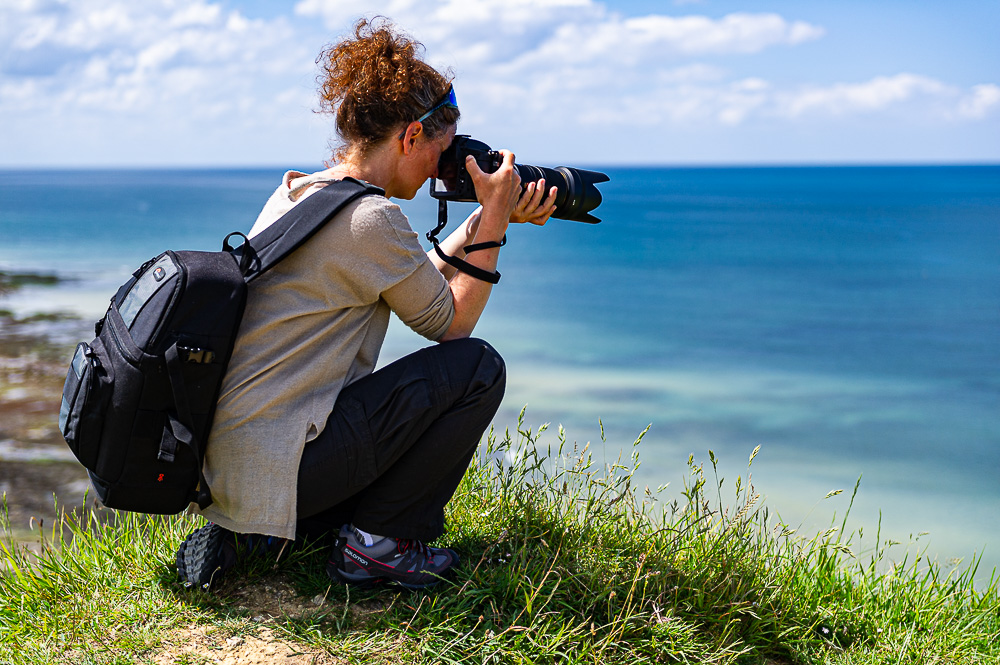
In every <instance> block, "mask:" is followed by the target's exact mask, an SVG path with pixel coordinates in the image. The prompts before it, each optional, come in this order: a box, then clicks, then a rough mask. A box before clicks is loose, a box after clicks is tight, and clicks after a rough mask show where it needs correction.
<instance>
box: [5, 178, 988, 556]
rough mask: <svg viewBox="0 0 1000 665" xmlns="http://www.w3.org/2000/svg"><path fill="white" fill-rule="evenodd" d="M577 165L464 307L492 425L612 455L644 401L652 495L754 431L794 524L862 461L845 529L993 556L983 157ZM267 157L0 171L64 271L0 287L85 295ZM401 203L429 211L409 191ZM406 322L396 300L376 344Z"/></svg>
mask: <svg viewBox="0 0 1000 665" xmlns="http://www.w3.org/2000/svg"><path fill="white" fill-rule="evenodd" d="M597 168H598V170H602V171H605V172H606V173H608V175H609V176H610V178H611V180H610V181H609V182H607V183H604V184H602V185H600V190H601V192H602V193H603V196H604V202H603V204H602V205H601V206H600V207H599V208H598V209H597V210H596V211H595V214H596V215H597V216H598V217H600V218H601V219H602V220H603V221H602V222H601V223H600V224H598V225H587V224H582V223H577V222H569V221H565V220H552V221H550V222H549V223H548V224H547V225H546V226H545V227H543V228H537V227H526V228H522V227H517V228H512V229H511V230H510V232H509V234H508V236H509V242H508V245H507V246H506V247H505V248H504V249H503V250H502V252H501V263H500V271H501V272H502V273H503V278H502V280H501V281H500V283H499V285H497V286H496V287H495V289H494V292H493V296H492V299H491V301H490V305H489V307H488V308H487V311H486V314H485V315H484V317H483V319H482V321H481V322H480V325H479V327H478V328H477V334H478V335H479V336H481V337H484V338H486V339H488V340H489V341H490V342H491V343H493V345H494V346H496V347H497V349H498V350H499V351H500V352H501V353H502V354H503V355H504V356H505V358H506V359H507V362H508V373H509V379H508V389H507V397H506V398H505V401H504V404H503V406H502V407H501V411H500V413H499V414H498V417H497V420H496V424H497V426H498V427H499V428H500V429H501V430H502V429H504V428H510V429H513V428H514V426H515V424H516V420H517V416H518V413H519V412H520V411H521V409H522V408H526V410H525V425H527V426H529V427H532V428H533V429H537V428H538V427H539V426H540V425H541V424H543V423H551V427H550V429H549V430H548V431H547V432H546V433H545V434H543V436H542V441H543V442H546V441H547V442H554V441H555V440H556V436H557V434H556V430H557V426H558V425H562V426H563V427H564V429H565V432H566V436H567V438H568V440H569V441H570V442H571V443H572V442H577V443H578V445H580V446H582V445H584V444H585V443H587V442H590V443H591V451H593V453H594V455H595V459H596V460H597V461H598V462H600V463H604V462H607V463H610V462H613V461H614V460H615V459H616V458H617V456H618V455H619V453H620V452H621V451H622V450H624V451H626V455H627V454H629V453H630V452H631V450H632V442H633V441H634V439H635V438H636V437H637V436H638V434H639V433H640V432H641V431H642V430H643V429H645V428H646V426H647V425H649V426H650V429H649V432H648V433H647V434H646V435H645V437H644V438H643V441H642V443H641V444H640V446H639V450H640V455H641V460H642V465H641V467H640V469H639V472H638V473H637V476H636V477H637V479H638V480H639V481H640V483H643V484H648V485H649V486H650V487H651V488H656V487H658V486H660V485H663V484H667V483H669V485H668V486H667V488H666V489H665V490H664V493H663V496H664V498H665V499H667V500H669V499H672V498H678V497H680V492H681V490H682V489H683V485H682V483H683V478H684V477H685V475H686V469H687V460H688V457H689V455H694V457H695V460H696V461H698V462H704V463H705V466H706V468H709V467H710V464H709V462H708V451H709V450H711V451H713V453H714V454H715V455H716V456H717V457H718V458H719V459H720V460H721V462H720V465H719V473H720V475H722V476H724V477H726V478H727V484H725V485H724V488H723V498H725V496H726V490H727V488H728V489H731V487H732V482H733V481H735V477H736V476H737V475H742V476H743V478H744V480H745V478H746V473H747V466H746V465H747V459H748V457H749V455H750V453H751V451H752V450H753V449H754V448H755V447H756V446H758V445H759V446H761V452H760V454H759V455H758V456H757V458H756V459H755V460H754V462H753V467H752V469H750V471H752V478H753V484H754V486H755V488H756V489H757V490H758V491H759V492H761V494H762V495H764V497H765V501H766V505H768V506H769V508H770V510H771V511H772V513H776V514H778V515H780V516H781V518H782V519H783V520H784V521H786V522H787V523H789V524H791V525H792V526H800V527H801V529H800V531H801V530H804V531H805V532H807V533H808V532H809V530H810V529H812V530H813V532H815V530H818V529H822V528H824V527H826V526H829V525H830V524H831V523H833V522H834V521H836V524H837V525H839V524H840V519H842V517H843V514H844V512H845V511H846V509H847V504H848V502H849V499H850V495H851V491H852V489H853V487H854V485H855V482H856V481H857V480H858V478H859V477H861V483H860V487H859V490H858V494H857V497H856V499H855V501H854V506H853V508H852V511H851V516H850V519H849V521H848V523H847V524H848V527H847V528H848V530H858V529H862V530H864V532H865V534H866V536H868V534H873V533H874V532H875V530H876V529H878V528H879V525H880V529H881V537H882V538H883V539H884V538H891V539H893V540H897V541H901V542H903V543H907V542H910V541H911V540H915V545H914V546H913V548H911V550H910V551H911V552H913V551H920V552H925V553H926V555H927V556H930V557H933V558H937V559H939V560H941V561H943V562H946V565H950V564H947V562H948V561H950V560H951V559H953V558H964V560H965V562H966V563H967V562H968V561H969V560H970V559H971V557H972V556H973V554H974V553H975V554H976V555H980V554H982V555H983V564H982V568H983V569H992V568H993V567H995V566H998V565H1000V483H998V474H1000V371H998V370H1000V167H998V166H927V167H922V166H906V167H895V166H893V167H875V166H872V167H783V168H779V167H775V168H621V167H609V168H604V169H601V168H600V167H597ZM281 173H282V170H281V169H254V170H221V171H219V170H121V171H96V170H95V171H87V170H84V171H44V170H28V171H0V270H6V271H40V272H46V273H55V274H58V275H59V276H62V277H64V278H66V279H67V280H68V281H66V282H64V283H63V284H61V285H60V286H59V287H58V288H44V287H35V288H28V289H24V290H22V291H21V292H19V293H17V294H14V295H12V296H11V297H9V298H8V299H6V300H5V301H4V302H3V303H0V308H7V309H13V310H15V311H16V312H18V313H19V314H26V313H30V312H35V311H71V312H74V313H77V314H79V315H81V316H82V317H84V319H85V320H87V321H90V320H93V319H97V318H99V317H100V316H101V314H102V313H103V310H104V309H105V307H106V305H107V300H108V298H109V297H110V295H111V294H112V292H113V291H114V290H115V288H116V287H117V286H118V284H120V283H121V282H122V281H124V279H125V278H126V277H127V275H128V274H129V273H130V272H131V271H132V270H133V269H134V268H135V267H136V266H138V265H139V264H140V263H141V262H143V261H144V260H145V259H147V258H149V257H151V256H154V255H156V254H158V253H159V252H161V251H162V250H163V249H166V248H168V247H169V248H173V249H217V248H218V247H219V246H220V244H221V240H222V238H223V236H224V235H225V234H226V233H228V232H229V231H232V230H243V231H246V230H247V229H249V227H250V225H251V224H252V222H253V220H254V219H255V217H256V215H257V212H258V211H259V209H260V207H261V206H262V205H263V202H264V201H265V199H266V198H267V196H268V195H269V194H270V192H271V191H272V190H273V189H274V187H275V186H276V184H277V183H278V180H279V178H280V176H281ZM402 205H403V209H404V211H405V212H406V213H407V214H408V215H409V216H410V219H411V223H412V225H413V227H414V228H415V229H416V230H417V231H418V232H420V233H421V234H423V233H425V232H426V231H428V230H429V229H430V228H432V227H433V225H434V223H435V221H436V211H437V207H436V201H434V200H433V199H431V198H430V196H428V195H427V194H426V192H421V193H420V194H418V197H417V198H416V199H415V200H414V201H412V202H402ZM469 210H471V206H469V205H462V204H452V206H451V207H450V211H449V212H450V218H451V219H452V220H453V222H452V225H451V227H452V228H453V225H454V223H456V222H457V221H458V220H460V219H462V218H464V214H465V213H467V212H468V211H469ZM422 343H423V342H422V341H421V340H420V339H419V338H417V337H416V336H414V335H413V334H411V333H409V331H407V330H405V329H404V328H403V327H402V326H399V325H394V326H393V327H392V328H391V329H390V334H389V336H388V339H387V342H386V346H385V349H384V351H383V361H386V360H391V359H392V358H394V357H397V356H398V355H401V354H403V353H406V352H408V351H409V350H411V349H414V348H417V347H418V346H419V345H420V344H422ZM602 429H603V440H602ZM837 489H843V490H844V492H843V494H841V495H839V496H834V497H832V498H829V499H824V497H825V496H826V495H827V493H828V492H831V491H832V490H837ZM921 534H923V535H921ZM869 543H870V541H869ZM914 548H915V549H914ZM901 555H902V549H900V556H901Z"/></svg>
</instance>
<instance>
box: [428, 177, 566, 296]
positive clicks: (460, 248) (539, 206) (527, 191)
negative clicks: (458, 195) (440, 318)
mask: <svg viewBox="0 0 1000 665" xmlns="http://www.w3.org/2000/svg"><path fill="white" fill-rule="evenodd" d="M544 193H545V178H542V179H541V180H539V181H538V182H529V183H528V186H527V187H525V188H524V189H523V190H522V192H521V196H520V197H519V198H518V200H517V205H516V206H514V212H513V213H512V214H511V216H510V223H511V224H524V223H529V224H536V225H538V226H542V225H544V224H545V222H547V221H548V219H549V217H550V216H551V215H552V213H553V212H555V209H556V204H555V201H556V194H557V193H558V190H557V189H556V188H555V187H552V188H550V190H549V195H548V197H546V199H545V201H542V195H543V194H544ZM482 212H483V206H479V207H478V208H476V209H475V210H473V211H472V214H471V215H469V216H468V217H467V218H466V219H465V221H464V222H462V223H461V224H460V225H459V227H458V228H457V229H455V230H454V231H452V232H451V233H450V234H448V237H447V238H445V239H444V240H442V241H441V243H440V245H439V246H440V247H441V251H443V252H444V253H445V254H447V255H448V256H454V257H456V258H459V259H464V258H465V248H466V247H468V246H469V245H471V244H473V243H475V242H476V234H477V233H478V232H479V217H480V214H481V213H482ZM427 257H428V258H429V259H430V260H431V263H433V264H434V267H436V268H437V269H438V270H440V271H441V274H442V275H444V278H445V279H448V280H450V279H451V278H452V277H454V276H455V272H456V268H455V267H454V266H452V265H451V264H449V263H445V262H444V261H442V260H441V257H440V256H438V253H437V252H436V251H434V249H431V250H430V251H429V252H427Z"/></svg>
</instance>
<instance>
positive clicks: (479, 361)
mask: <svg viewBox="0 0 1000 665" xmlns="http://www.w3.org/2000/svg"><path fill="white" fill-rule="evenodd" d="M439 346H440V348H441V351H442V352H444V353H446V354H447V355H448V356H449V358H450V360H451V361H452V362H450V363H449V364H450V365H451V366H452V367H454V369H455V370H456V371H455V377H454V378H455V379H458V380H459V381H460V382H462V383H465V384H466V386H468V388H469V390H470V391H473V392H483V393H488V394H489V395H491V396H494V398H495V400H496V402H497V404H499V402H500V399H501V398H503V393H504V389H505V388H506V384H507V366H506V363H504V359H503V356H501V355H500V353H499V352H498V351H497V350H496V349H494V348H493V346H492V345H491V344H490V343H489V342H487V341H485V340H482V339H479V338H477V337H468V338H465V339H456V340H451V341H449V342H444V343H442V344H441V345H439Z"/></svg>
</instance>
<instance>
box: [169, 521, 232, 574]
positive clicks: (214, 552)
mask: <svg viewBox="0 0 1000 665" xmlns="http://www.w3.org/2000/svg"><path fill="white" fill-rule="evenodd" d="M233 536H234V534H233V532H232V531H230V530H229V529H223V528H222V527H221V526H219V525H218V524H206V525H205V526H203V527H201V528H200V529H195V530H194V531H193V532H192V533H191V535H189V536H188V537H187V538H185V539H184V542H183V543H181V546H180V547H179V548H178V549H177V574H178V575H180V577H181V582H183V583H184V587H185V588H187V589H190V588H191V587H194V586H199V587H201V588H203V589H207V588H209V587H210V586H211V585H212V582H214V581H216V579H217V578H220V577H222V575H223V574H224V573H225V572H226V571H227V570H229V569H230V568H232V567H233V566H235V565H236V539H235V538H234V537H233Z"/></svg>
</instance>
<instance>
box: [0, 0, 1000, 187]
mask: <svg viewBox="0 0 1000 665" xmlns="http://www.w3.org/2000/svg"><path fill="white" fill-rule="evenodd" d="M359 9H362V10H364V11H365V13H366V14H367V15H371V14H374V13H381V14H384V15H387V16H390V17H392V18H393V19H395V20H396V21H397V22H398V23H399V25H400V26H401V27H402V28H404V29H405V30H407V31H408V32H410V33H411V34H412V35H414V36H415V37H416V38H418V39H419V40H421V41H422V42H423V43H424V44H425V45H426V58H427V59H428V61H430V62H431V63H432V64H434V65H436V66H439V67H450V68H452V70H453V71H454V74H455V75H456V83H455V85H456V91H457V94H458V98H459V102H460V105H461V107H462V113H463V119H462V123H461V125H460V131H462V132H463V133H471V134H473V135H474V136H476V137H477V138H481V139H482V140H485V141H486V142H487V143H489V144H491V145H493V146H494V147H508V148H511V149H513V150H515V151H516V152H517V154H518V158H519V159H520V160H522V161H525V162H534V163H545V164H547V163H556V162H558V163H567V164H575V165H581V166H582V165H588V164H595V165H596V164H603V165H611V164H773V163H792V164H795V163H810V164H813V163H821V164H822V163H899V162H903V163H928V162H982V161H990V162H998V161H1000V64H998V63H1000V46H998V44H1000V40H997V39H996V37H995V30H996V26H997V25H1000V3H998V2H995V1H991V2H986V1H981V2H969V1H963V0H952V1H951V2H947V3H945V2H921V1H912V0H911V1H910V2H902V1H897V0H879V1H878V2H873V1H871V0H869V1H868V2H857V1H854V0H840V1H838V2H815V1H809V0H803V1H799V2H792V1H782V0H771V1H761V2H742V3H738V2H727V1H723V0H700V1H698V0H677V1H670V0H666V1H661V2H653V1H652V0H631V1H626V2H611V1H600V0H502V1H501V0H389V1H386V2H370V3H357V2H349V1H344V0H294V1H291V0H290V1H287V2H275V1H266V2H265V1H264V0H245V1H242V2H240V1H238V0H144V1H143V2H125V1H119V0H3V1H2V2H0V166H3V167H12V166H127V165H137V166H161V165H162V166H179V165H184V166H188V165H190V166H202V165H205V166H208V165H225V166H259V165H268V166H295V167H299V168H311V167H314V166H317V165H319V164H320V163H321V162H322V161H323V160H324V159H325V158H326V157H327V155H328V153H329V149H328V145H329V141H330V140H331V138H332V125H331V123H330V122H329V121H328V119H326V118H325V117H323V116H321V115H318V114H316V113H313V110H314V109H315V108H316V98H315V75H316V70H315V64H314V59H315V57H316V54H317V53H318V52H319V50H320V49H321V48H322V46H323V45H324V44H326V43H328V42H330V41H333V40H335V39H336V38H337V37H338V36H339V35H343V34H345V33H346V32H347V30H348V29H349V26H350V25H351V23H352V22H353V20H354V19H356V18H357V17H358V16H359Z"/></svg>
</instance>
